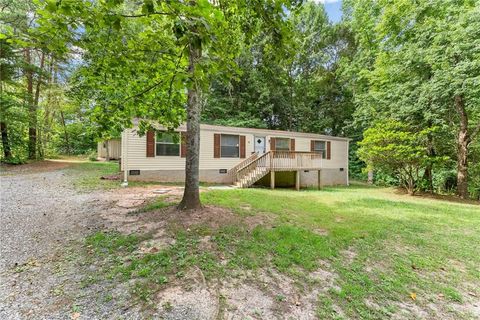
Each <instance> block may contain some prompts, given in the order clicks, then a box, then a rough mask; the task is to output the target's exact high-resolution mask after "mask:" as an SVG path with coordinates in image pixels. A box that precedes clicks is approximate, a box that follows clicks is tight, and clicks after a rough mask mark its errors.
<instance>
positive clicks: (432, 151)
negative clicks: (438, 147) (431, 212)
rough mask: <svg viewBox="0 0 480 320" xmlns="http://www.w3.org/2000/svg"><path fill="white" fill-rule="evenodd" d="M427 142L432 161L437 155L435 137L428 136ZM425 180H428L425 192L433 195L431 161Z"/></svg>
mask: <svg viewBox="0 0 480 320" xmlns="http://www.w3.org/2000/svg"><path fill="white" fill-rule="evenodd" d="M430 126H431V125H430ZM427 140H428V142H427V143H428V145H427V155H428V157H429V158H430V159H431V158H433V157H435V155H436V153H435V148H434V147H433V137H432V135H431V134H429V135H428V136H427ZM423 178H424V179H425V180H427V183H428V185H427V188H426V189H425V190H424V191H428V192H430V193H433V165H432V162H431V161H429V162H428V164H427V166H426V167H425V172H424V174H423Z"/></svg>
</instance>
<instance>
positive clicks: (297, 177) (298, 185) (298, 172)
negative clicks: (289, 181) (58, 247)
mask: <svg viewBox="0 0 480 320" xmlns="http://www.w3.org/2000/svg"><path fill="white" fill-rule="evenodd" d="M295 189H297V191H299V190H300V170H297V173H296V174H295Z"/></svg>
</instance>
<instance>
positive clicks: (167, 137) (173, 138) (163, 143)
mask: <svg viewBox="0 0 480 320" xmlns="http://www.w3.org/2000/svg"><path fill="white" fill-rule="evenodd" d="M155 147H156V154H157V156H179V155H180V136H179V134H178V133H169V132H158V133H157V142H156V146H155Z"/></svg>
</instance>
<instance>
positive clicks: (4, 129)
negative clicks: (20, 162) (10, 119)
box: [0, 122, 12, 159]
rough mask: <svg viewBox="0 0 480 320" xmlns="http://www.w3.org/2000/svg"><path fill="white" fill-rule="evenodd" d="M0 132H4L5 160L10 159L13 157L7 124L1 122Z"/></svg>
mask: <svg viewBox="0 0 480 320" xmlns="http://www.w3.org/2000/svg"><path fill="white" fill-rule="evenodd" d="M0 130H1V132H2V146H3V155H4V156H5V159H10V158H11V157H12V151H11V149H10V142H9V141H8V129H7V124H6V123H5V122H0Z"/></svg>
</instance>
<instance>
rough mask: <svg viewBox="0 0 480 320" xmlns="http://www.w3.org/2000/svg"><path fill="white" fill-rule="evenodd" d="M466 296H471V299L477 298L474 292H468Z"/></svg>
mask: <svg viewBox="0 0 480 320" xmlns="http://www.w3.org/2000/svg"><path fill="white" fill-rule="evenodd" d="M468 294H469V295H471V296H472V297H476V296H477V294H476V293H475V292H471V291H470V292H468Z"/></svg>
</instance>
